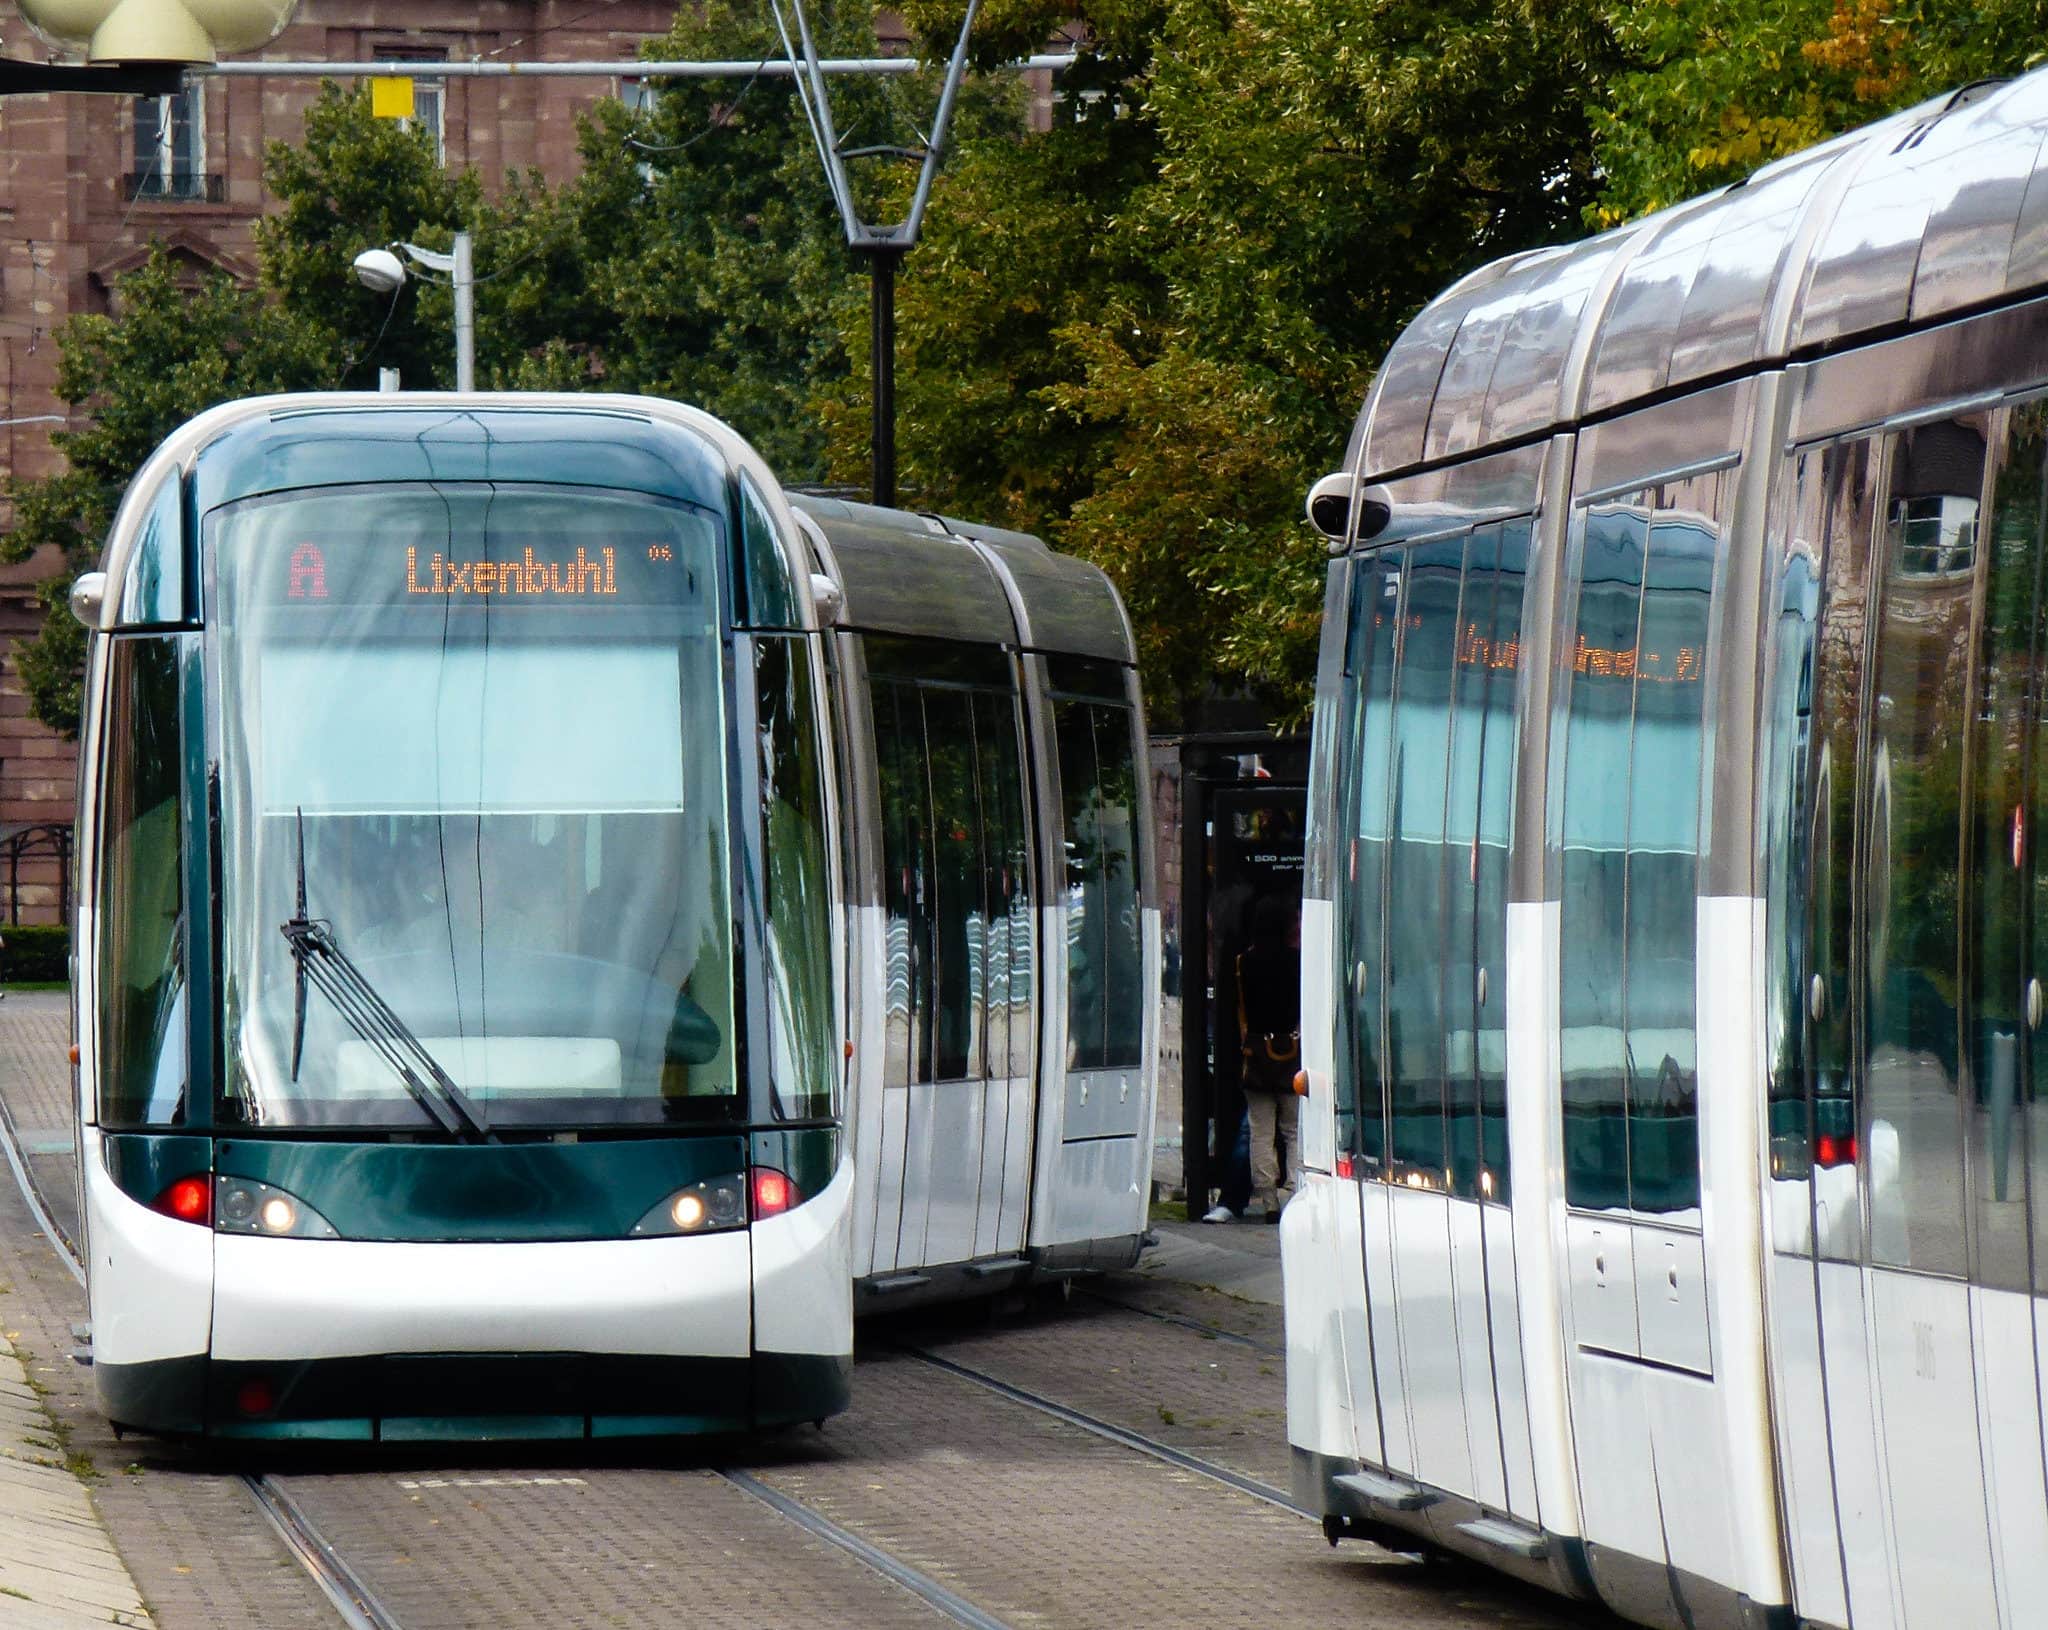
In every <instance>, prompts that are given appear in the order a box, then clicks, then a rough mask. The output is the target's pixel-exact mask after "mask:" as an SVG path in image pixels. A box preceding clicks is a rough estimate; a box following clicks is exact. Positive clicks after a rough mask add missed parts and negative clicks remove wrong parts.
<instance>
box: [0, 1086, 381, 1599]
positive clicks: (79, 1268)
mask: <svg viewBox="0 0 2048 1630" xmlns="http://www.w3.org/2000/svg"><path fill="white" fill-rule="evenodd" d="M0 1154H4V1155H5V1157H6V1161H7V1167H8V1170H9V1171H11V1172H12V1173H13V1174H14V1182H15V1186H16V1187H17V1188H19V1189H20V1191H21V1198H22V1201H23V1203H24V1204H25V1205H27V1207H28V1209H29V1215H30V1216H32V1217H33V1218H34V1219H35V1224H36V1227H37V1228H38V1229H39V1230H40V1231H41V1232H42V1235H43V1237H44V1238H45V1239H47V1240H48V1241H49V1242H50V1247H51V1250H52V1251H53V1253H54V1254H55V1255H56V1258H57V1260H58V1261H59V1262H61V1263H62V1264H63V1265H64V1268H65V1270H66V1271H67V1272H68V1273H69V1274H70V1275H71V1277H72V1278H73V1279H75V1280H77V1281H78V1283H79V1284H80V1285H81V1286H83V1285H84V1284H85V1282H86V1280H85V1264H84V1263H83V1262H82V1261H81V1260H80V1259H79V1253H78V1247H77V1245H76V1244H75V1243H74V1242H73V1241H72V1239H71V1238H70V1236H69V1235H67V1234H66V1233H65V1232H64V1230H63V1229H62V1228H60V1227H59V1226H58V1225H57V1222H56V1221H55V1219H54V1218H53V1216H52V1215H51V1212H50V1206H49V1202H48V1200H47V1199H46V1198H45V1196H44V1194H43V1191H42V1186H41V1185H40V1184H39V1183H38V1182H37V1181H36V1177H35V1173H34V1171H32V1170H31V1169H30V1167H29V1164H28V1157H27V1154H26V1152H25V1151H24V1150H23V1148H22V1145H21V1134H20V1131H19V1129H18V1128H17V1127H16V1126H15V1123H14V1114H13V1112H12V1111H11V1110H10V1109H9V1108H8V1107H7V1103H6V1100H5V1098H4V1097H0ZM240 1481H241V1483H242V1485H243V1487H244V1488H246V1489H247V1491H248V1494H249V1498H250V1500H251V1502H252V1503H253V1504H254V1505H255V1507H256V1509H257V1511H258V1512H260V1513H261V1514H262V1516H263V1518H264V1520H265V1521H266V1522H267V1523H268V1524H269V1525H270V1527H271V1528H272V1529H273V1530H274V1531H275V1532H276V1534H277V1536H278V1538H279V1539H280V1540H281V1541H282V1542H283V1543H284V1546H285V1548H286V1550H288V1551H289V1552H290V1553H291V1555H292V1556H293V1557H294V1558H296V1559H297V1560H298V1562H299V1563H300V1564H301V1565H302V1566H303V1567H304V1568H305V1569H306V1571H307V1573H309V1574H310V1575H312V1578H313V1582H314V1583H315V1584H316V1585H318V1586H319V1588H320V1591H321V1594H322V1595H324V1596H325V1597H326V1598H327V1601H328V1603H329V1604H330V1605H331V1606H332V1607H333V1608H334V1610H335V1612H336V1613H338V1614H339V1615H340V1616H341V1620H342V1623H344V1624H345V1625H347V1626H348V1627H349V1630H404V1627H403V1626H402V1625H401V1624H400V1623H399V1621H398V1620H397V1619H396V1618H395V1617H394V1616H393V1615H392V1614H391V1613H390V1612H389V1611H387V1610H386V1609H385V1608H384V1606H383V1605H382V1604H381V1603H380V1602H379V1601H378V1600H377V1598H376V1596H375V1595H374V1594H373V1593H372V1592H370V1591H369V1590H368V1589H367V1588H366V1587H365V1586H364V1585H363V1583H362V1581H361V1580H360V1579H358V1578H357V1577H356V1576H355V1573H354V1571H353V1570H352V1569H350V1567H349V1566H348V1564H347V1563H346V1562H344V1561H343V1560H342V1557H341V1554H340V1553H339V1552H338V1551H336V1550H335V1548H334V1547H333V1545H331V1544H330V1543H328V1541H327V1540H326V1539H325V1538H323V1537H322V1535H321V1534H320V1531H319V1529H318V1528H317V1527H316V1526H315V1525H314V1524H313V1522H312V1521H311V1519H309V1518H308V1517H307V1516H306V1514H305V1512H304V1511H302V1510H301V1509H300V1508H299V1506H298V1504H297V1502H295V1501H294V1500H293V1499H292V1498H291V1496H290V1495H288V1494H286V1493H285V1491H284V1490H283V1489H282V1488H281V1487H279V1486H278V1484H277V1481H276V1479H274V1478H271V1477H268V1476H265V1475H264V1474H262V1473H260V1472H244V1473H241V1474H240Z"/></svg>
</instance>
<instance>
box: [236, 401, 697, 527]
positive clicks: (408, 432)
mask: <svg viewBox="0 0 2048 1630" xmlns="http://www.w3.org/2000/svg"><path fill="white" fill-rule="evenodd" d="M267 405H268V406H269V411H267V412H264V413H261V414H258V415H249V416H245V417H243V418H241V420H240V421H239V422H238V423H236V424H234V425H233V426H232V427H230V428H228V429H227V430H226V431H225V433H224V434H222V435H220V436H219V437H218V439H216V440H213V441H211V442H210V443H209V444H208V445H207V446H206V448H205V450H204V455H203V456H202V457H201V458H200V459H199V461H198V464H197V468H196V474H197V478H198V483H199V490H198V507H199V509H200V511H201V512H202V513H203V512H204V511H206V510H209V509H212V508H214V507H215V506H216V505H219V504H225V503H232V502H234V501H235V500H236V499H240V498H249V497H254V496H257V495H258V494H262V493H268V492H279V491H283V490H286V489H289V488H299V487H323V486H341V485H347V484H349V483H352V482H358V481H531V482H545V483H550V484H557V483H568V484H573V485H577V486H596V487H618V488H623V489H628V490H631V491H634V492H646V493H653V494H655V495H656V496H660V497H668V498H680V499H684V500H687V501H690V502H693V503H698V504H705V505H710V506H715V507H719V508H723V506H724V503H725V469H724V465H723V463H722V462H721V460H720V458H719V456H718V452H717V451H716V450H714V448H713V446H712V444H711V443H710V442H709V441H708V440H707V439H706V438H705V437H704V436H703V435H702V434H701V433H700V434H692V433H691V430H692V429H694V428H695V427H694V426H692V427H685V426H682V425H679V424H676V423H672V422H663V421H662V420H659V419H656V418H653V417H650V416H649V414H647V413H646V412H642V411H634V410H633V409H632V408H631V407H627V406H624V405H622V404H620V403H617V402H612V403H593V404H579V403H574V402H573V401H571V402H564V401H563V400H562V399H561V398H559V397H555V398H550V399H547V400H545V401H534V402H532V403H530V404H527V403H521V402H519V401H517V400H516V399H509V398H505V397H499V398H497V399H495V400H475V399H472V400H470V401H466V402H465V401H461V400H459V399H458V400H453V401H451V400H448V399H445V398H443V399H440V400H434V399H424V400H417V401H409V400H407V399H406V398H405V397H402V396H401V397H399V398H397V399H396V400H395V401H394V400H393V398H391V397H390V396H368V397H359V398H357V399H355V400H354V401H352V402H336V401H334V400H333V399H331V398H330V399H328V400H325V401H322V400H320V399H317V398H314V399H300V400H298V401H294V400H293V399H292V398H288V397H286V398H278V399H276V400H275V401H274V402H273V403H271V404H267Z"/></svg>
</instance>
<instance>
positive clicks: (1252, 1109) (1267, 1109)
mask: <svg viewBox="0 0 2048 1630" xmlns="http://www.w3.org/2000/svg"><path fill="white" fill-rule="evenodd" d="M1244 1102H1245V1108H1246V1110H1247V1111H1248V1112H1249V1113H1250V1115H1251V1122H1252V1192H1253V1193H1254V1194H1256V1195H1259V1196H1261V1197H1263V1198H1264V1199H1265V1200H1266V1201H1268V1202H1269V1203H1270V1202H1271V1201H1272V1198H1273V1193H1274V1190H1275V1189H1277V1188H1278V1187H1279V1185H1280V1153H1279V1149H1278V1147H1277V1145H1276V1143H1275V1138H1276V1135H1277V1133H1278V1131H1279V1127H1278V1122H1277V1113H1278V1109H1279V1102H1280V1101H1279V1099H1277V1098H1276V1097H1274V1095H1273V1094H1272V1093H1270V1092H1248V1093H1246V1094H1245V1095H1244Z"/></svg>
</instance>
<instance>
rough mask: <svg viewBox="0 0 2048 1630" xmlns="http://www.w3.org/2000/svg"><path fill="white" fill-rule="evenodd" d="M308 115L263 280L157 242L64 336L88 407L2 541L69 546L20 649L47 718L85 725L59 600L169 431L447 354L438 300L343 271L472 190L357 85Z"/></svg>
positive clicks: (22, 491)
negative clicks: (210, 266) (385, 119)
mask: <svg viewBox="0 0 2048 1630" xmlns="http://www.w3.org/2000/svg"><path fill="white" fill-rule="evenodd" d="M307 125H308V138H309V139H308V142H307V145H306V146H305V147H304V148H302V149H293V148H288V147H284V146H282V145H278V146H274V147H273V148H272V150H271V151H270V153H269V154H268V155H267V156H266V162H265V174H266V180H267V182H268V184H269V186H270V189H271V191H272V192H273V193H274V194H276V195H277V196H278V197H279V198H280V199H281V200H282V201H283V204H284V209H283V212H282V214H281V215H280V216H279V217H278V218H277V219H276V220H275V221H266V222H264V223H263V224H262V225H261V226H260V227H259V228H258V233H257V241H258V250H259V254H260V256H261V265H262V275H261V279H260V286H259V287H258V288H255V289H249V288H242V287H239V286H237V285H236V284H235V283H234V281H233V280H232V279H230V278H228V277H226V276H225V275H221V274H212V275H205V276H201V277H198V278H196V279H195V278H192V277H189V276H188V275H187V274H186V273H185V271H183V270H182V269H181V268H180V267H179V266H178V264H177V263H175V262H174V261H172V260H171V259H170V258H169V257H168V256H167V255H165V254H164V253H163V252H161V251H160V250H159V251H157V252H155V253H152V255H151V256H150V258H149V260H148V261H146V262H145V263H144V264H143V265H142V266H141V267H139V268H137V269H136V270H135V271H133V272H131V273H129V274H128V275H127V276H125V277H123V278H122V279H121V280H120V282H119V284H118V286H117V288H116V291H115V304H116V314H115V315H113V316H99V315H96V314H92V313H82V314H80V315H77V316H74V317H72V318H71V319H70V320H69V321H68V322H67V323H66V324H65V325H64V327H63V329H62V330H61V331H60V332H59V334H58V346H59V353H60V358H61V360H60V362H59V364H58V372H57V394H58V396H59V397H60V398H62V399H63V400H64V401H65V402H67V403H69V404H70V405H71V406H72V407H73V408H74V409H79V410H83V411H84V413H85V414H86V415H88V417H87V418H86V420H85V423H84V424H83V426H82V428H80V429H77V430H64V431H59V432H58V433H57V434H56V435H55V436H54V437H53V438H52V439H53V440H54V442H55V444H56V446H57V449H58V450H59V451H60V452H61V453H63V454H64V456H65V460H66V462H67V465H68V468H67V469H65V470H64V471H63V472H62V473H60V474H58V475H54V476H50V477H46V478H44V479H41V480H35V481H16V482H13V483H11V484H10V486H9V489H8V490H9V496H10V497H11V498H12V499H13V501H14V516H15V521H14V528H13V530H12V531H11V532H10V533H8V534H7V535H6V536H5V537H4V538H0V559H5V560H9V561H22V560H26V559H28V558H29V556H30V555H32V554H33V553H34V552H35V551H36V550H37V549H38V548H40V547H42V546H43V545H45V544H55V545H57V546H58V548H59V549H61V550H62V551H63V555H64V560H65V564H66V570H67V576H66V577H65V578H64V579H60V580H58V581H56V582H53V583H49V584H45V585H44V586H43V588H42V590H41V591H40V594H41V601H42V605H43V612H44V617H43V626H42V628H41V630H40V632H39V633H38V634H37V635H36V637H35V638H34V639H33V640H30V641H28V642H26V643H24V644H23V645H22V646H21V647H19V649H18V652H17V655H18V657H19V661H20V667H21V673H22V681H23V686H24V689H25V690H26V692H27V694H28V698H29V706H30V710H31V711H32V712H33V713H34V715H35V716H36V718H37V719H39V720H40V721H41V722H42V723H44V724H45V725H47V726H49V727H50V728H51V729H53V730H56V731H59V732H61V733H63V734H66V735H76V734H77V730H78V718H79V681H80V670H81V667H82V664H83V660H84V649H85V646H84V635H83V631H82V630H81V629H79V628H78V626H77V625H76V624H75V623H74V622H73V621H72V619H71V617H70V615H69V613H68V611H67V610H66V609H65V591H66V588H67V586H68V581H69V576H70V575H73V574H76V573H77V572H80V571H83V570H86V569H87V568H88V567H89V566H90V564H91V562H92V561H93V559H94V558H95V557H96V556H97V554H98V551H99V547H100V543H101V540H102V539H103V538H104V537H105V536H106V533H107V530H108V528H109V527H110V526H111V525H112V524H113V519H114V510H115V507H116V505H117V504H118V503H119V501H120V497H121V493H122V491H123V490H124V489H125V487H126V486H127V484H128V481H129V480H130V478H132V477H133V475H134V474H135V472H136V470H137V469H139V468H140V467H141V465H142V463H143V461H144V460H145V459H146V458H148V456H149V454H150V453H151V452H152V451H153V450H154V449H155V448H156V446H157V444H158V443H159V442H161V441H162V440H163V439H164V437H165V436H167V435H169V434H170V432H171V431H172V430H174V429H175V428H176V427H177V426H178V425H180V424H182V423H183V422H184V421H185V420H187V419H189V418H191V417H192V416H193V415H195V414H197V413H200V412H202V411H204V410H205V409H206V408H209V407H211V406H213V405H214V404H216V403H218V402H223V401H229V400H232V399H233V398H235V397H239V396H252V395H259V394H262V393H265V392H269V391H282V390H307V389H317V388H328V389H332V388H335V387H337V386H340V385H343V384H348V383H355V382H357V378H356V376H358V375H359V374H360V372H361V371H362V369H363V368H364V367H365V366H366V365H367V364H368V363H369V362H370V361H371V360H372V356H371V352H372V351H373V350H375V351H376V353H377V359H378V360H385V361H389V360H392V359H397V360H399V361H400V362H401V365H402V366H405V367H407V368H408V370H409V371H412V372H413V373H414V375H415V377H419V376H422V375H425V376H431V372H432V369H433V367H434V364H433V362H432V360H431V359H432V358H433V357H434V356H435V355H436V354H439V355H440V356H442V357H443V358H445V356H446V353H447V351H448V346H447V342H446V335H447V332H448V327H447V320H446V318H445V316H444V317H443V318H442V320H441V322H440V323H439V324H438V325H435V324H434V322H433V320H432V317H431V314H430V315H429V316H428V317H427V318H424V319H423V318H422V317H421V316H420V315H419V314H418V313H417V311H404V310H401V309H394V308H386V307H385V306H384V303H383V302H382V301H380V300H378V299H376V297H374V296H368V295H367V291H361V290H358V289H357V288H356V287H355V286H354V284H353V283H352V281H351V280H350V279H349V278H348V277H347V276H346V274H345V272H344V271H342V270H341V269H342V268H345V267H346V266H347V264H348V259H349V257H350V256H351V255H352V254H353V253H354V252H355V251H356V250H357V249H360V248H362V247H363V246H365V245H366V244H372V243H381V242H385V241H388V240H389V239H391V238H393V237H401V236H407V237H409V236H416V235H420V234H421V229H422V227H423V226H424V225H428V224H443V223H447V222H449V221H450V220H451V218H460V217H459V216H455V215H453V214H452V212H453V211H455V210H457V209H458V208H461V207H471V206H472V205H473V199H472V196H471V194H469V193H467V192H465V191H463V189H462V184H461V183H460V182H451V181H449V180H448V178H446V177H443V176H442V175H441V173H440V169H439V166H438V165H437V164H436V163H435V162H434V156H433V149H432V145H431V143H430V142H429V141H428V140H427V138H426V137H425V135H424V134H423V133H417V132H406V131H403V130H400V129H398V128H397V127H396V126H395V125H391V124H389V123H379V122H375V121H372V120H370V118H369V116H368V110H367V99H366V98H365V97H364V96H363V95H361V94H360V93H359V94H357V95H354V96H349V95H344V94H343V93H341V92H339V91H338V90H336V89H334V88H333V87H332V86H329V87H328V88H327V89H326V91H325V92H324V94H323V95H322V98H321V100H320V101H319V102H318V103H316V104H315V106H314V108H313V110H312V112H311V113H310V114H309V115H308V119H307ZM387 191H388V194H389V196H390V197H391V198H394V199H397V200H399V201H400V202H399V203H398V204H397V205H391V206H387V203H386V201H385V199H386V193H387ZM415 208H417V209H421V210H423V211H425V212H426V213H425V214H424V215H420V216H415V215H412V214H410V213H408V212H409V211H410V210H412V209H415ZM387 317H388V322H389V328H388V330H387V329H385V328H382V327H380V321H381V320H383V319H386V318H387ZM372 336H376V339H372ZM379 341H381V342H382V343H381V346H380V345H379V343H378V342H379ZM337 358H338V359H340V360H339V362H338V363H337ZM442 366H443V367H445V366H446V363H445V361H444V362H443V363H442Z"/></svg>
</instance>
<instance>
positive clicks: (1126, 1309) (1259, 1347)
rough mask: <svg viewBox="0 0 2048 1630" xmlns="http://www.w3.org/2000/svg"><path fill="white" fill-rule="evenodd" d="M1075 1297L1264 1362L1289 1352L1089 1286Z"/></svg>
mask: <svg viewBox="0 0 2048 1630" xmlns="http://www.w3.org/2000/svg"><path fill="white" fill-rule="evenodd" d="M1075 1294H1076V1295H1078V1296H1084V1297H1086V1298H1087V1299H1088V1300H1089V1301H1091V1302H1096V1303H1099V1304H1100V1305H1101V1306H1103V1307H1113V1308H1115V1309H1116V1310H1117V1311H1118V1312H1120V1313H1135V1314H1137V1315H1139V1317H1141V1318H1146V1319H1154V1320H1156V1321H1158V1322H1159V1323H1160V1324H1171V1325H1178V1326H1179V1327H1180V1328H1181V1329H1183V1330H1192V1331H1194V1332H1195V1334H1196V1335H1198V1336H1206V1337H1208V1338H1209V1339H1211V1340H1212V1341H1221V1342H1227V1343H1229V1344H1230V1345H1231V1346H1233V1347H1245V1348H1249V1349H1250V1350H1251V1351H1252V1352H1255V1353H1258V1354H1259V1355H1260V1356H1261V1357H1264V1358H1285V1357H1286V1356H1287V1350H1286V1349H1285V1348H1284V1347H1276V1346H1274V1345H1273V1343H1271V1342H1270V1341H1260V1340H1259V1339H1258V1338H1257V1337H1256V1336H1247V1335H1244V1334H1242V1333H1241V1332H1239V1331H1236V1330H1225V1329H1224V1328H1223V1327H1222V1326H1221V1325H1218V1324H1208V1323H1206V1322H1204V1321H1203V1320H1201V1319H1191V1318H1189V1317H1188V1316H1187V1315H1186V1314H1185V1313H1163V1312H1161V1311H1160V1310H1159V1309H1158V1308H1156V1307H1145V1306H1142V1305H1141V1304H1139V1303H1137V1302H1127V1301H1125V1300H1124V1299H1123V1298H1122V1297H1121V1296H1111V1295H1109V1294H1108V1293H1107V1292H1104V1291H1100V1290H1096V1289H1094V1288H1093V1287H1092V1286H1088V1285H1082V1286H1079V1287H1077V1288H1076V1290H1075Z"/></svg>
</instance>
